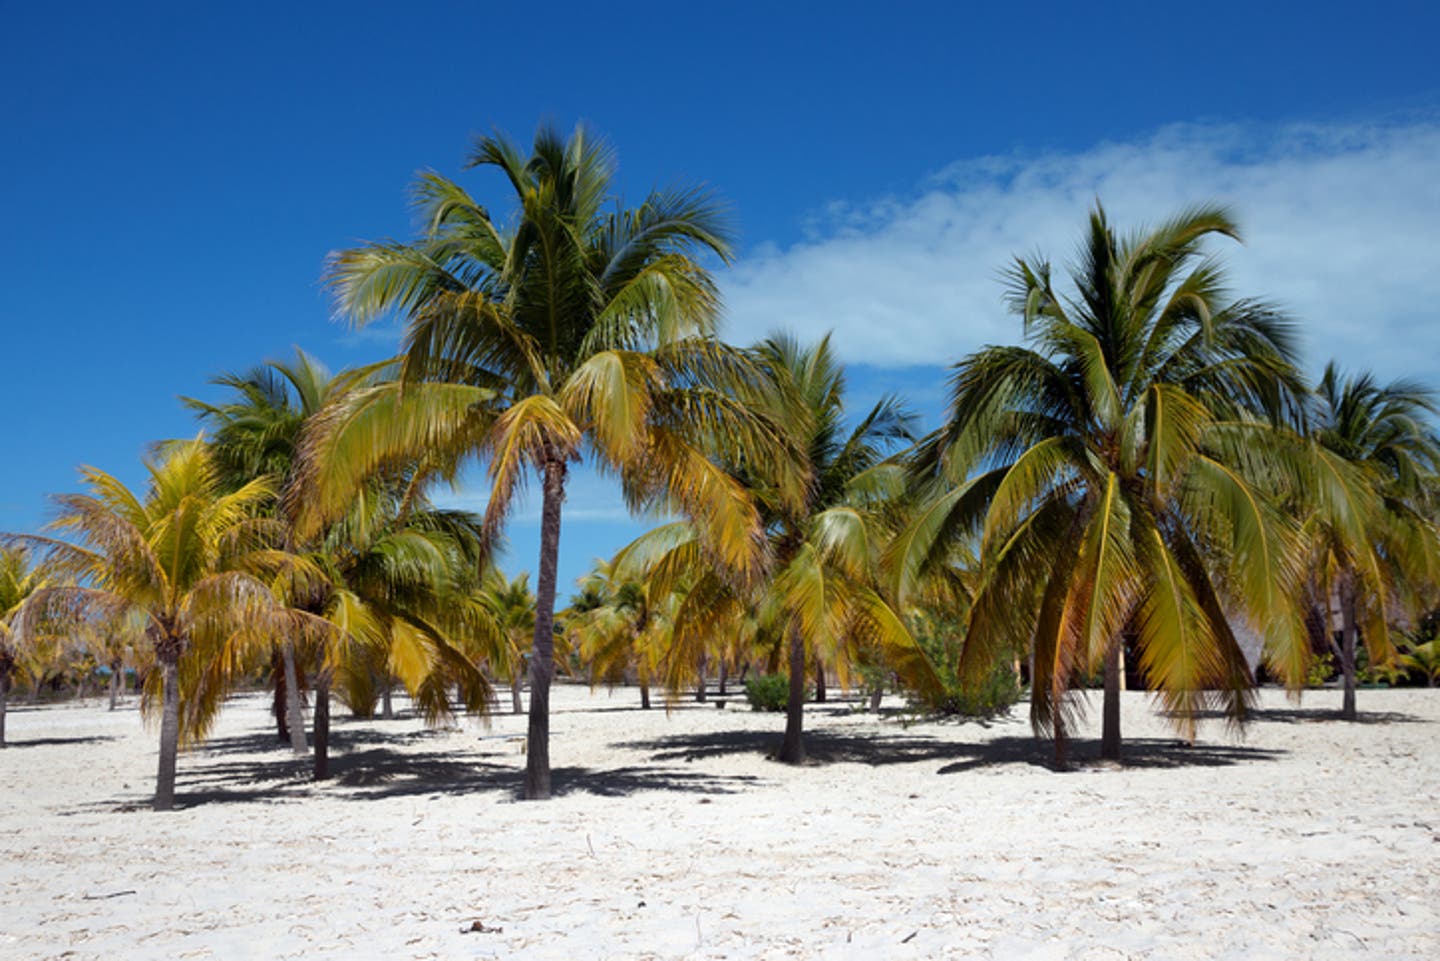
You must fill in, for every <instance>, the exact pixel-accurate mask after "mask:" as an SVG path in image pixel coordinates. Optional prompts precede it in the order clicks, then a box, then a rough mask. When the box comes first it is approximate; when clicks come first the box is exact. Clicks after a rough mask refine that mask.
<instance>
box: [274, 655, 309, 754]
mask: <svg viewBox="0 0 1440 961" xmlns="http://www.w3.org/2000/svg"><path fill="white" fill-rule="evenodd" d="M280 657H281V658H282V659H283V660H284V662H285V721H286V726H287V727H289V728H290V750H292V751H294V752H295V753H296V754H304V753H305V752H306V751H307V750H308V748H307V747H306V746H305V715H304V714H303V713H302V712H301V710H300V676H299V672H298V671H297V670H296V669H295V645H294V643H293V642H291V641H286V642H285V643H284V644H282V645H280Z"/></svg>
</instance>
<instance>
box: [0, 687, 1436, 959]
mask: <svg viewBox="0 0 1440 961" xmlns="http://www.w3.org/2000/svg"><path fill="white" fill-rule="evenodd" d="M508 700H509V699H508V696H506V695H505V694H503V693H502V695H501V702H502V704H504V705H508ZM638 700H639V698H638V694H637V693H636V691H635V690H634V689H620V690H616V691H615V692H613V693H610V692H606V691H603V690H602V691H598V692H596V693H594V694H591V693H590V692H589V691H587V690H586V689H584V688H581V687H569V686H563V687H560V688H558V689H557V691H556V697H555V701H554V716H553V719H552V728H553V736H552V741H551V759H552V763H553V764H554V765H555V787H556V798H555V799H554V800H552V801H550V802H548V803H524V802H519V801H516V800H515V796H516V789H517V788H518V785H519V781H520V770H521V768H522V765H523V762H524V755H523V754H522V753H521V747H522V738H521V735H522V734H523V732H524V728H525V724H524V718H523V717H519V716H514V715H509V714H502V715H497V716H496V717H494V718H493V719H492V720H491V722H490V723H489V724H488V726H487V725H484V724H482V723H480V722H478V721H473V720H462V721H460V722H458V724H457V726H456V727H454V728H451V729H447V730H427V729H426V728H425V727H424V726H423V725H422V724H421V723H419V722H418V721H417V720H414V719H410V718H403V717H402V718H401V719H398V720H393V721H383V720H369V721H358V720H349V719H345V718H344V717H343V711H339V709H338V708H337V712H338V713H339V714H341V716H340V717H339V718H337V721H336V725H335V730H334V733H333V736H332V752H333V753H332V768H333V770H334V773H335V778H334V780H332V781H330V782H328V783H325V784H321V785H318V786H317V785H314V784H312V783H310V782H309V781H308V780H307V779H306V775H307V770H308V768H307V764H306V761H305V760H303V759H298V760H297V759H296V758H294V757H293V756H292V755H291V754H290V753H289V751H288V749H287V748H286V747H284V746H283V745H281V744H279V743H278V741H277V740H276V738H275V735H274V731H273V728H272V727H271V726H270V725H269V720H268V717H267V714H266V710H265V709H266V702H265V699H264V698H263V697H261V696H259V695H246V696H243V697H239V698H236V699H235V700H233V701H232V703H231V704H230V705H229V706H228V707H227V709H226V711H225V713H224V715H223V716H222V718H221V720H220V723H219V725H218V727H217V728H216V731H215V735H214V737H213V738H212V739H211V741H210V742H209V743H207V744H206V745H204V746H203V747H201V748H198V749H196V750H194V751H192V752H189V753H187V754H184V755H182V757H181V759H180V776H179V786H178V804H179V810H177V811H175V812H173V813H170V814H155V813H152V812H150V811H149V810H148V808H147V804H148V799H149V795H150V792H151V791H152V790H153V786H154V774H155V765H156V756H157V752H156V735H155V732H154V730H152V729H147V728H145V727H144V726H143V725H142V722H141V719H140V717H139V716H138V712H137V710H136V708H135V704H134V701H133V699H132V700H131V701H129V702H128V703H127V704H126V705H125V706H124V708H123V709H122V710H119V711H116V712H114V713H110V712H108V711H107V710H106V709H105V704H104V703H103V702H93V701H92V702H90V703H88V704H84V705H76V704H74V703H69V704H58V705H52V706H44V707H36V708H27V707H26V706H24V705H23V704H22V705H14V706H12V711H11V714H10V718H9V725H8V727H9V737H10V740H11V747H10V748H9V749H7V750H4V751H0V798H3V802H4V803H3V808H0V811H3V814H0V906H3V911H0V915H3V923H0V958H4V959H36V958H75V959H89V958H94V959H101V958H103V959H107V961H109V959H116V958H124V959H162V958H163V959H175V958H215V959H227V961H228V959H236V958H265V959H279V958H302V957H303V958H307V959H315V958H337V959H338V958H387V959H390V958H445V959H454V958H491V957H494V958H524V959H530V958H537V959H540V958H555V959H567V961H569V959H600V958H696V959H712V958H755V959H771V958H855V959H866V961H876V959H910V958H914V959H932V958H993V959H996V961H1022V959H1068V958H1075V959H1095V961H1101V959H1106V961H1109V959H1114V961H1119V959H1134V958H1154V959H1167V961H1174V959H1200V958H1234V959H1242V958H1243V959H1247V961H1260V959H1277V961H1278V959H1286V961H1289V959H1297V958H1356V957H1373V958H1383V959H1387V961H1400V959H1417V961H1418V959H1427V961H1428V959H1434V958H1437V957H1440V857H1437V856H1440V739H1437V735H1440V690H1418V689H1412V690H1394V691H1391V690H1375V691H1371V690H1365V691H1362V692H1361V693H1360V708H1361V712H1362V717H1361V721H1360V723H1354V724H1347V723H1343V722H1341V721H1339V720H1336V719H1335V718H1334V712H1335V710H1336V709H1337V708H1338V706H1339V695H1338V692H1335V691H1318V692H1309V693H1307V694H1306V695H1305V697H1304V700H1303V702H1302V703H1300V704H1299V705H1297V704H1295V703H1293V702H1291V701H1289V700H1287V699H1286V697H1285V696H1284V694H1283V693H1281V692H1278V691H1265V692H1263V693H1262V696H1261V698H1260V708H1259V710H1258V711H1257V713H1256V716H1255V719H1254V720H1253V721H1252V723H1251V724H1250V725H1249V726H1248V728H1246V730H1245V732H1244V735H1243V737H1239V738H1237V737H1235V736H1234V735H1233V733H1232V732H1230V731H1228V730H1227V729H1226V727H1225V726H1224V723H1223V722H1222V721H1219V720H1215V721H1209V722H1206V723H1205V724H1203V725H1202V727H1201V729H1200V733H1199V737H1198V739H1197V740H1196V742H1195V743H1194V744H1186V743H1184V742H1183V741H1180V740H1179V739H1177V736H1176V735H1175V733H1174V732H1173V730H1172V729H1171V728H1170V727H1169V726H1168V725H1167V724H1166V722H1165V721H1164V719H1163V718H1161V717H1159V716H1158V715H1157V714H1156V712H1155V709H1154V706H1153V704H1152V702H1151V701H1150V700H1149V699H1148V698H1147V697H1145V696H1144V695H1142V694H1138V693H1130V694H1126V695H1125V704H1124V728H1125V735H1126V755H1127V762H1126V764H1125V766H1124V767H1122V768H1119V769H1110V768H1105V767H1101V766H1098V765H1094V764H1091V763H1086V762H1088V761H1089V760H1090V759H1092V758H1094V757H1095V756H1096V755H1097V754H1098V742H1097V740H1096V736H1097V734H1098V731H1097V730H1096V728H1095V725H1097V724H1098V720H1099V718H1098V715H1099V710H1098V700H1097V701H1096V702H1094V703H1093V705H1092V710H1091V712H1090V715H1091V724H1090V726H1088V727H1086V728H1084V729H1082V731H1081V736H1080V737H1078V738H1077V740H1076V742H1075V745H1074V751H1073V757H1074V758H1075V759H1076V761H1077V762H1079V763H1077V765H1076V767H1075V769H1073V770H1070V771H1066V772H1058V771H1055V770H1052V769H1051V768H1050V767H1049V764H1048V762H1049V759H1050V757H1051V751H1050V748H1049V746H1048V745H1047V744H1045V743H1043V742H1038V741H1036V740H1034V739H1033V738H1032V736H1031V733H1030V729H1029V726H1028V723H1027V722H1026V720H1025V719H1024V718H1025V706H1024V705H1023V704H1022V705H1020V706H1019V707H1018V708H1017V709H1016V711H1015V714H1014V716H1013V717H1011V718H1006V719H1001V720H996V721H992V722H985V723H975V722H971V723H953V722H947V723H934V722H926V723H908V724H907V723H904V715H903V714H902V713H901V712H900V711H899V710H897V709H898V708H899V707H900V703H899V702H898V701H896V700H887V702H886V707H887V708H889V709H890V710H887V711H886V712H885V713H884V716H883V717H882V718H877V717H876V716H875V715H872V714H868V713H865V712H864V711H863V710H861V707H862V705H861V704H860V703H859V701H858V700H841V701H838V702H833V703H829V704H817V705H811V706H810V707H809V708H808V709H807V717H806V723H807V725H808V727H809V731H810V736H809V747H810V751H811V754H812V757H813V763H812V764H810V765H807V766H805V767H801V768H790V767H785V766H783V765H780V764H777V763H775V762H774V761H772V760H769V759H768V758H767V757H766V753H767V751H773V750H774V749H775V748H776V747H778V743H779V739H780V733H781V728H782V725H783V717H782V716H781V715H775V714H757V713H752V712H751V711H749V710H748V709H747V708H746V706H745V704H744V701H743V698H737V697H735V696H733V695H732V696H731V697H730V699H729V700H728V703H727V704H726V705H725V706H724V707H723V708H717V707H715V706H714V705H713V702H712V703H711V704H706V705H697V704H693V703H688V702H687V703H683V704H681V705H678V706H677V707H676V709H675V710H673V711H672V712H670V713H669V714H668V715H667V713H666V712H665V711H664V710H654V711H648V712H647V711H641V710H639V708H638ZM401 703H402V704H403V703H404V702H401ZM477 922H478V926H479V928H480V929H482V930H476V929H475V928H476V923H477Z"/></svg>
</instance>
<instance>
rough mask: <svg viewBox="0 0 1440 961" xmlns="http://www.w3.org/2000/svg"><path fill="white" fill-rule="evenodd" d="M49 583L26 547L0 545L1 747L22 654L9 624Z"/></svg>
mask: <svg viewBox="0 0 1440 961" xmlns="http://www.w3.org/2000/svg"><path fill="white" fill-rule="evenodd" d="M48 583H49V579H48V577H47V575H46V572H45V571H44V570H42V569H41V568H40V567H38V566H37V565H36V564H35V563H34V559H33V556H32V554H31V552H30V551H29V550H27V549H26V548H25V547H23V546H21V545H12V546H6V547H3V548H0V748H3V747H4V746H5V711H6V707H7V704H8V702H9V699H10V684H11V679H12V675H13V674H14V672H15V667H16V665H17V663H18V661H19V659H20V657H21V651H20V650H19V649H18V648H17V646H16V637H15V632H14V630H13V629H12V627H11V624H12V622H13V620H14V618H15V615H16V613H17V612H18V611H19V609H20V605H21V604H23V603H24V602H25V600H26V599H27V598H29V597H30V595H32V594H34V593H35V592H36V591H38V590H40V589H41V588H43V587H45V586H47V585H48Z"/></svg>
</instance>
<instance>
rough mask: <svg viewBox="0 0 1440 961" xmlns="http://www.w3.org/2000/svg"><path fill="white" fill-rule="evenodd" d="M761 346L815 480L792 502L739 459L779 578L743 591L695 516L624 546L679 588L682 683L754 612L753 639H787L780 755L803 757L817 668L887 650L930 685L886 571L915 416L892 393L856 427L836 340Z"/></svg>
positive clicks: (801, 464)
mask: <svg viewBox="0 0 1440 961" xmlns="http://www.w3.org/2000/svg"><path fill="white" fill-rule="evenodd" d="M751 354H752V357H753V358H754V363H755V364H756V366H757V367H759V368H760V369H761V370H763V371H765V373H766V376H767V377H768V378H769V379H770V380H771V382H772V383H773V384H774V385H775V390H774V391H772V392H770V394H769V395H768V396H770V397H772V398H774V400H773V401H772V402H773V403H776V404H777V405H779V409H775V410H772V411H771V412H770V413H771V415H772V416H773V417H775V419H776V420H777V421H780V422H783V423H785V424H786V427H787V430H788V433H789V435H790V447H791V449H793V450H794V451H795V457H796V458H797V461H798V463H796V464H794V465H792V466H791V467H790V470H791V472H793V473H799V474H801V475H803V476H806V477H809V478H811V481H810V483H809V484H808V485H807V486H806V488H805V490H804V492H803V494H802V496H801V497H799V498H794V497H790V496H788V495H787V494H786V492H785V490H784V486H783V485H778V484H776V483H775V482H774V481H773V479H772V478H771V477H770V476H769V475H768V474H767V472H766V471H765V470H764V469H763V468H762V467H759V466H758V465H755V464H753V463H752V462H741V461H732V462H730V465H729V466H730V469H731V470H732V471H734V472H735V474H736V476H737V477H740V478H741V479H743V480H744V482H745V483H746V484H747V486H749V487H751V489H752V490H754V491H755V496H756V498H757V500H758V502H759V503H760V505H761V507H762V511H763V516H764V518H765V526H766V530H767V532H768V535H769V542H770V543H769V548H770V554H771V556H772V557H773V558H774V561H773V565H774V566H773V570H772V573H771V575H770V576H769V577H768V578H766V579H765V580H764V581H763V582H762V583H761V584H759V585H758V587H757V588H755V589H750V590H746V589H742V588H737V587H736V586H735V585H734V584H733V583H732V582H731V581H729V580H728V579H727V578H726V577H725V575H724V572H723V571H720V570H716V569H715V568H714V566H713V565H711V564H709V563H708V561H707V559H706V557H705V556H704V552H703V551H702V550H700V549H699V545H698V543H697V542H696V541H695V539H694V533H695V532H694V528H693V527H692V526H690V525H685V524H675V525H668V526H666V527H661V528H658V529H656V530H655V531H652V532H651V533H650V534H646V535H642V536H641V537H640V538H639V539H638V540H637V541H636V542H634V543H632V544H631V545H630V546H629V547H627V548H626V549H625V550H624V551H622V553H621V557H620V560H619V566H621V567H622V568H624V569H626V570H636V571H643V572H646V575H647V576H648V577H650V578H651V579H652V580H653V582H654V583H653V585H652V587H651V588H650V589H651V591H652V592H656V591H658V592H659V593H661V594H663V593H666V592H668V591H671V590H682V589H683V592H684V595H685V597H684V600H683V601H682V602H681V604H680V606H679V608H678V610H677V612H676V615H675V617H676V624H675V627H674V642H673V644H672V649H671V653H670V656H669V658H668V659H667V663H668V664H669V665H670V668H671V674H670V677H669V680H668V682H669V684H670V686H671V687H672V689H673V687H674V686H675V684H676V683H677V682H678V681H679V680H680V675H678V674H677V673H676V672H677V670H684V669H687V668H688V665H691V664H694V663H697V662H698V661H699V659H700V657H701V656H702V654H703V651H704V648H705V646H706V645H707V644H709V643H711V641H712V639H713V638H714V637H715V636H717V635H724V634H726V633H727V632H729V633H739V632H740V631H741V630H742V628H744V627H745V626H746V622H747V621H749V622H750V623H749V624H748V629H749V632H750V633H751V634H757V635H760V636H768V637H772V638H776V639H782V642H783V644H784V645H785V649H786V651H787V652H788V666H789V685H790V687H789V698H788V701H787V708H786V722H785V738H784V741H783V743H782V745H781V748H780V751H779V754H778V757H779V759H780V760H781V761H783V762H785V763H787V764H802V763H804V761H805V742H804V706H805V685H806V679H807V676H808V674H807V670H806V667H807V664H810V665H816V666H817V667H818V666H819V665H822V664H825V663H826V662H829V663H832V664H834V665H835V666H836V667H837V668H839V669H840V671H841V680H842V682H848V678H849V667H850V665H851V662H852V660H853V658H854V657H855V655H857V654H860V653H861V652H865V653H867V654H868V653H873V652H874V651H877V650H878V651H881V652H883V654H884V655H885V657H886V659H887V660H890V661H891V662H892V663H895V664H896V665H897V666H898V667H900V669H901V670H902V671H903V673H905V674H907V676H909V677H910V678H911V679H912V680H913V681H915V682H916V683H926V682H927V681H929V680H933V678H931V677H930V672H929V665H928V664H927V663H926V662H925V659H924V655H923V653H921V652H920V650H919V648H918V646H917V645H916V644H915V641H914V639H913V638H912V637H911V635H910V633H909V631H908V630H907V629H906V627H905V624H904V621H903V618H902V617H901V616H900V615H899V614H898V613H897V610H896V608H894V607H893V606H892V605H891V604H890V603H889V601H888V600H887V598H886V597H885V596H884V595H883V594H882V593H881V591H880V585H879V582H878V579H877V576H876V571H877V568H878V562H879V558H880V554H881V551H882V549H883V548H884V546H885V544H886V542H887V540H888V537H889V534H890V532H891V527H892V526H893V525H892V524H891V523H889V522H890V521H891V520H893V509H894V502H893V499H894V496H895V494H897V493H898V492H899V490H900V488H901V486H902V485H901V484H900V483H899V482H900V481H901V479H902V476H901V469H900V467H899V465H898V463H897V462H894V461H893V460H890V459H888V454H889V453H891V452H892V451H894V450H895V449H896V448H898V447H900V446H901V445H904V444H907V443H909V442H910V441H911V440H912V438H911V434H910V418H909V417H908V415H907V414H906V413H905V412H904V410H903V408H902V407H901V405H900V404H899V403H898V402H897V401H896V400H895V399H894V398H889V397H887V398H884V399H882V400H880V401H879V402H878V403H876V404H875V405H874V406H873V407H872V408H871V409H870V410H869V411H868V412H867V413H866V414H865V415H864V416H863V417H862V418H861V419H860V421H859V422H858V423H857V424H855V425H854V426H852V427H850V428H849V429H848V430H847V428H846V420H845V377H844V372H843V369H842V368H841V366H840V365H839V363H838V362H837V361H836V359H835V356H834V354H833V352H832V351H831V349H830V341H829V338H828V337H826V338H824V339H822V340H821V341H820V342H819V343H818V344H816V345H814V346H812V347H808V348H807V347H802V346H801V345H800V344H798V343H797V342H795V341H794V340H792V339H790V338H787V337H772V338H770V339H769V340H766V341H763V342H762V343H760V344H759V345H757V346H756V347H755V348H753V349H752V351H751Z"/></svg>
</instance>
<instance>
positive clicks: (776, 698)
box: [745, 674, 790, 711]
mask: <svg viewBox="0 0 1440 961" xmlns="http://www.w3.org/2000/svg"><path fill="white" fill-rule="evenodd" d="M745 700H747V701H749V702H750V710H752V711H783V710H785V707H786V705H787V704H789V703H790V678H789V676H788V675H785V674H762V675H760V676H759V677H752V678H750V680H748V681H746V682H745Z"/></svg>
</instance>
